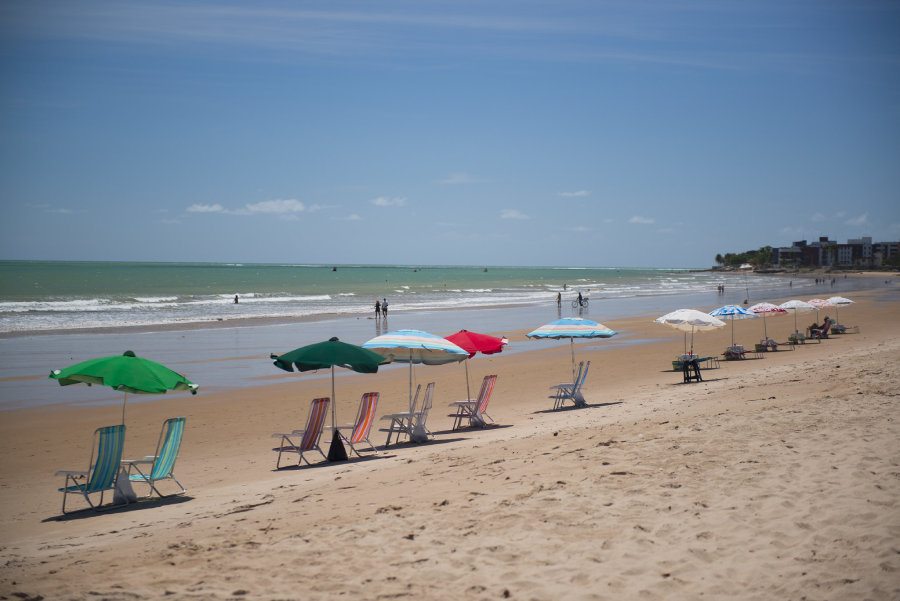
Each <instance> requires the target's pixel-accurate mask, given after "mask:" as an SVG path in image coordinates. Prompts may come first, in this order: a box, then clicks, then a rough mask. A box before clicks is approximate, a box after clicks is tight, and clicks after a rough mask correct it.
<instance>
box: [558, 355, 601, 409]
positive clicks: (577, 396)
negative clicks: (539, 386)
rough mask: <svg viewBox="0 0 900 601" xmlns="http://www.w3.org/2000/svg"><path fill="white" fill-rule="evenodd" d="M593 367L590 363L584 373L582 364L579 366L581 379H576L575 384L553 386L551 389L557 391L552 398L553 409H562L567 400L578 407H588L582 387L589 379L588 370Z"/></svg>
mask: <svg viewBox="0 0 900 601" xmlns="http://www.w3.org/2000/svg"><path fill="white" fill-rule="evenodd" d="M590 367H591V362H590V361H588V362H587V364H585V366H584V371H583V372H582V371H581V364H579V365H578V375H579V377H576V378H575V384H574V385H573V384H557V385H556V386H551V387H550V389H551V390H553V389H556V395H555V396H552V397H550V398H551V399H554V402H553V409H560V408H562V406H563V405H564V404H565V402H566V401H567V400H569V401H572V403H573V404H574V405H575V406H576V407H587V406H588V404H587V401H586V400H584V396H582V394H581V387H582V386H584V381H585V380H586V379H587V375H588V369H590Z"/></svg>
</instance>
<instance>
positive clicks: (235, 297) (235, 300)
mask: <svg viewBox="0 0 900 601" xmlns="http://www.w3.org/2000/svg"><path fill="white" fill-rule="evenodd" d="M234 304H235V305H236V304H238V295H237V294H235V295H234Z"/></svg>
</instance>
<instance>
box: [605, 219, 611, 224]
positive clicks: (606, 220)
mask: <svg viewBox="0 0 900 601" xmlns="http://www.w3.org/2000/svg"><path fill="white" fill-rule="evenodd" d="M612 222H613V220H612V219H604V220H603V223H612Z"/></svg>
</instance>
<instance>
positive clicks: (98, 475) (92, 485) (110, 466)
mask: <svg viewBox="0 0 900 601" xmlns="http://www.w3.org/2000/svg"><path fill="white" fill-rule="evenodd" d="M94 440H95V441H96V442H97V444H96V445H94V446H93V447H92V448H91V462H90V463H89V464H88V465H89V466H90V467H89V468H88V470H87V471H84V472H79V471H71V470H60V471H58V472H56V474H55V475H56V476H65V477H66V483H65V485H64V486H63V488H60V489H59V492H61V493H63V502H62V512H63V513H64V514H65V513H67V512H66V497H68V496H69V493H79V494H81V495H82V496H83V497H84V500H85V501H87V503H88V505H90V508H91V509H93V510H94V511H107V510H109V509H115V508H116V507H124V506H125V505H128V499H125V503H122V504H119V505H110V506H108V507H103V508H102V509H101V507H100V506H101V505H103V493H104V492H106V491H107V490H114V489H115V487H116V475H117V474H118V473H119V462H120V461H121V460H122V447H123V446H124V445H125V426H124V425H119V426H107V427H105V428H97V430H96V431H95V432H94ZM81 478H86V480H85V482H84V483H79V482H78V480H79V479H81ZM70 481H71V485H70V484H69V482H70ZM94 493H100V502H99V503H97V504H96V505H94V504H93V503H92V502H91V499H90V495H92V494H94ZM68 513H72V512H71V511H70V512H68Z"/></svg>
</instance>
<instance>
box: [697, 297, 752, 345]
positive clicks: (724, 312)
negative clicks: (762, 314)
mask: <svg viewBox="0 0 900 601" xmlns="http://www.w3.org/2000/svg"><path fill="white" fill-rule="evenodd" d="M709 314H710V315H712V316H713V317H717V318H719V319H721V320H723V321H730V322H731V346H734V322H735V321H737V320H738V319H759V315H757V314H756V313H753V312H752V311H748V310H747V309H745V308H743V307H739V306H737V305H725V306H724V307H719V308H718V309H715V310H714V311H710V312H709Z"/></svg>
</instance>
